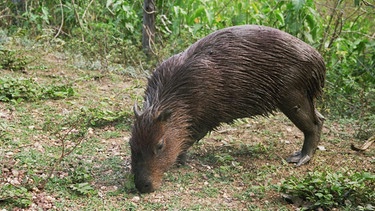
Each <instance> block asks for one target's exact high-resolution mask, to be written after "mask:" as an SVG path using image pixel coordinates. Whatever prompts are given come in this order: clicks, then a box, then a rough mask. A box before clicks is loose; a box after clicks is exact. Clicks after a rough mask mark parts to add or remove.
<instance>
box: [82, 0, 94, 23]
mask: <svg viewBox="0 0 375 211" xmlns="http://www.w3.org/2000/svg"><path fill="white" fill-rule="evenodd" d="M92 2H94V0H91V1H90V3H89V4H88V5H87V7H86V9H85V11H84V12H83V15H82V19H84V18H85V16H86V12H87V10H88V9H89V7H90V5H91V4H92Z"/></svg>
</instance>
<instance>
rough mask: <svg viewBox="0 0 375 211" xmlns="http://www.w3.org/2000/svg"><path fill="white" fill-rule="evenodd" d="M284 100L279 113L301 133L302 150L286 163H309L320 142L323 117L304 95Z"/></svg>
mask: <svg viewBox="0 0 375 211" xmlns="http://www.w3.org/2000/svg"><path fill="white" fill-rule="evenodd" d="M289 97H291V98H288V99H284V101H282V102H283V104H282V105H281V106H280V109H281V111H282V112H283V113H284V114H285V115H286V116H287V117H288V118H289V119H290V120H291V121H292V122H293V123H294V124H295V125H296V126H297V127H298V128H299V129H300V130H301V131H302V132H303V134H304V137H305V139H304V142H303V146H302V150H301V151H298V152H296V153H294V154H293V155H292V156H290V157H289V158H288V159H287V161H288V162H289V163H296V164H297V166H300V165H303V164H305V163H307V162H308V161H310V159H311V158H312V156H313V155H314V153H315V151H316V148H317V146H318V144H319V141H320V134H321V130H322V126H323V120H324V117H323V115H321V114H320V113H319V112H318V111H317V110H316V109H315V108H314V105H313V102H311V101H310V100H309V99H308V98H307V97H306V95H305V94H302V93H294V94H293V95H289Z"/></svg>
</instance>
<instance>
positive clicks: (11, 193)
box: [0, 184, 32, 208]
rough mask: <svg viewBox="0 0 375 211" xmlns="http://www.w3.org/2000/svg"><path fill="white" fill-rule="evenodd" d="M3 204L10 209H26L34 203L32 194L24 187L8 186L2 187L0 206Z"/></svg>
mask: <svg viewBox="0 0 375 211" xmlns="http://www.w3.org/2000/svg"><path fill="white" fill-rule="evenodd" d="M3 203H4V204H7V205H8V206H10V207H11V206H12V205H13V206H15V207H20V208H26V207H29V206H30V205H31V203H32V194H31V193H30V192H29V191H28V190H27V189H26V188H24V187H22V186H14V185H11V184H6V185H4V186H1V187H0V205H1V204H3Z"/></svg>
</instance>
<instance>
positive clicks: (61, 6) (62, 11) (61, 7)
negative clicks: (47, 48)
mask: <svg viewBox="0 0 375 211" xmlns="http://www.w3.org/2000/svg"><path fill="white" fill-rule="evenodd" d="M60 9H61V24H60V27H59V30H58V31H57V33H56V35H55V37H54V38H53V39H56V38H57V37H58V36H59V35H60V33H61V30H62V27H63V26H64V10H63V4H62V1H61V0H60Z"/></svg>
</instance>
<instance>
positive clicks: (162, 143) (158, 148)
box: [155, 139, 164, 154]
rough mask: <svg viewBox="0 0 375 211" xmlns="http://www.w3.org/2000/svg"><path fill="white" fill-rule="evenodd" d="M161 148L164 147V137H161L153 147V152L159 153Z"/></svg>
mask: <svg viewBox="0 0 375 211" xmlns="http://www.w3.org/2000/svg"><path fill="white" fill-rule="evenodd" d="M163 148H164V139H161V140H160V141H159V143H158V144H157V145H156V147H155V151H156V153H155V154H157V153H159V152H160V151H161V150H163Z"/></svg>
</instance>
